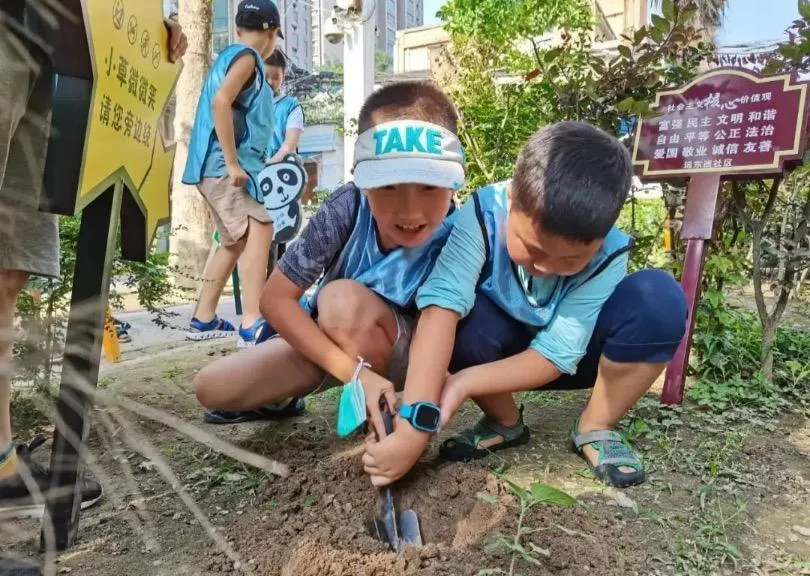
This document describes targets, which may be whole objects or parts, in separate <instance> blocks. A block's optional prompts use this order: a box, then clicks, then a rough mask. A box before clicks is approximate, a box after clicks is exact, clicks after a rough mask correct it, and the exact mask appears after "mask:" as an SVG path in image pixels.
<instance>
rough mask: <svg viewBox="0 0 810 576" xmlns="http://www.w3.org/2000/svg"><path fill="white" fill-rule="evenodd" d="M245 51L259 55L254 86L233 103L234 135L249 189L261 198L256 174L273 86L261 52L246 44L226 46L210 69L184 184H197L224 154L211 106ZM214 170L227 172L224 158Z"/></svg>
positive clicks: (267, 128) (261, 160)
mask: <svg viewBox="0 0 810 576" xmlns="http://www.w3.org/2000/svg"><path fill="white" fill-rule="evenodd" d="M245 52H250V53H252V54H253V56H254V57H255V59H256V75H255V78H254V81H253V83H252V84H251V86H250V87H248V88H246V89H245V90H243V91H242V93H241V94H239V97H238V98H237V99H236V100H235V101H234V103H233V117H234V139H235V141H236V157H237V160H238V161H239V165H240V166H242V169H243V170H244V171H245V172H247V173H248V175H249V176H250V177H251V178H250V180H249V181H248V186H247V188H248V192H249V193H250V195H251V196H253V197H254V198H256V199H257V200H259V201H261V198H260V194H261V193H260V191H259V187H258V186H257V185H256V181H255V178H256V176H257V175H258V174H259V172H261V170H262V169H263V168H264V157H263V154H264V149H265V147H266V145H267V141H268V139H269V138H270V133H271V131H272V128H273V124H272V118H273V115H272V109H273V108H272V107H273V102H272V90H270V88H269V87H268V86H267V84H266V82H265V77H264V61H263V60H262V57H261V54H259V53H258V52H257V51H256V50H254V49H253V48H251V47H250V46H247V45H245V44H240V43H237V44H231V45H230V46H228V47H227V48H225V49H224V50H223V51H222V52H220V53H219V56H218V57H217V59H216V61H215V62H214V63H213V65H212V66H211V69H210V70H209V71H208V75H207V76H206V78H205V83H204V84H203V89H202V93H201V94H200V100H199V102H198V103H197V115H196V117H195V119H194V127H193V128H192V130H191V138H190V139H189V145H188V159H187V160H186V167H185V170H184V171H183V179H182V180H183V183H184V184H198V183H199V182H200V181H201V180H202V178H203V176H204V175H206V174H204V172H205V171H206V169H208V170H209V171H210V169H211V168H210V166H211V165H212V159H214V160H215V159H216V157H221V156H222V148H221V147H220V145H219V141H218V140H217V137H216V130H215V129H214V116H213V114H212V113H211V106H212V105H213V102H214V97H215V96H216V94H217V91H218V90H219V87H220V86H221V85H222V82H223V80H224V79H225V76H226V75H227V73H228V70H229V69H230V67H231V64H233V62H234V60H236V59H237V58H238V57H239V56H241V55H242V54H244V53H245ZM268 94H270V96H269V97H267V95H268ZM213 164H216V162H213ZM215 170H216V171H218V172H220V171H221V174H216V175H218V176H224V175H225V174H226V172H225V167H224V160H223V165H222V166H221V167H217V168H216V169H215ZM208 175H212V174H208Z"/></svg>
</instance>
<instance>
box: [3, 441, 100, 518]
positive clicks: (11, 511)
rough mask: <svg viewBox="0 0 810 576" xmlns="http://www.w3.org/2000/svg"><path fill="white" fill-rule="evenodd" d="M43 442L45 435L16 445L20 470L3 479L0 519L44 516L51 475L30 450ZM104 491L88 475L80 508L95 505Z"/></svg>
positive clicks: (18, 468) (83, 508)
mask: <svg viewBox="0 0 810 576" xmlns="http://www.w3.org/2000/svg"><path fill="white" fill-rule="evenodd" d="M44 443H45V438H43V437H42V436H39V437H37V438H34V440H32V441H31V443H30V444H28V445H26V444H20V445H18V446H17V459H18V460H17V473H16V474H13V475H12V476H10V477H8V478H4V479H2V480H0V520H9V519H14V518H42V516H43V514H44V511H45V503H44V498H45V494H46V493H47V492H48V490H50V488H51V474H50V472H49V471H48V470H46V469H45V468H43V467H41V466H40V465H39V464H37V463H36V462H34V461H33V460H32V459H31V453H32V452H34V451H35V450H36V449H37V448H39V447H40V446H42V445H43V444H44ZM24 470H27V471H28V474H25V473H24V472H23V471H24ZM102 493H103V491H102V489H101V485H100V484H99V483H98V482H95V481H94V480H90V479H89V478H85V480H84V484H83V485H82V504H81V509H82V510H85V509H87V508H89V507H91V506H93V505H94V504H96V503H97V502H98V501H99V500H100V499H101V496H102Z"/></svg>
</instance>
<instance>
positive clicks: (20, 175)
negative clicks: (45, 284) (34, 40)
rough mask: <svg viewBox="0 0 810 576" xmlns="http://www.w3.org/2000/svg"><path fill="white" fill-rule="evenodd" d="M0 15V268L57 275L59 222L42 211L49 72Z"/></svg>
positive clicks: (48, 109)
mask: <svg viewBox="0 0 810 576" xmlns="http://www.w3.org/2000/svg"><path fill="white" fill-rule="evenodd" d="M41 66H42V63H41V62H40V61H38V60H37V59H36V58H35V57H32V54H31V53H30V52H29V50H28V49H27V47H26V45H25V44H23V42H22V41H21V40H20V39H19V37H18V36H16V35H15V34H14V33H13V32H11V31H9V30H8V29H6V28H5V26H4V24H3V22H2V20H0V70H2V74H0V246H2V249H0V269H3V270H22V271H25V272H30V273H32V274H36V275H39V276H50V277H58V276H59V221H58V219H57V217H56V216H55V215H53V214H47V213H45V212H41V211H40V210H39V198H40V193H41V191H42V178H43V172H44V169H45V156H46V154H47V150H48V136H49V133H50V124H51V95H52V89H51V76H50V73H49V72H47V71H46V72H44V73H43V74H41V75H40V70H41Z"/></svg>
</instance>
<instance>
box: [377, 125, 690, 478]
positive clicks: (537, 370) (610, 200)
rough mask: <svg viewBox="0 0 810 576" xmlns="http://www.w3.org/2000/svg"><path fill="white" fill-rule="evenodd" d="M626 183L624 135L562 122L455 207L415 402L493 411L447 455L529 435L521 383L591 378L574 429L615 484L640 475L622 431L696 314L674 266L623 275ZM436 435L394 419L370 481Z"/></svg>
mask: <svg viewBox="0 0 810 576" xmlns="http://www.w3.org/2000/svg"><path fill="white" fill-rule="evenodd" d="M631 178H632V169H631V161H630V156H629V154H628V153H627V151H626V149H625V148H624V146H623V145H622V144H621V143H619V142H618V141H617V140H616V139H615V138H613V137H611V136H609V135H607V134H606V133H604V132H602V131H600V130H598V129H596V128H594V127H592V126H590V125H588V124H585V123H579V122H563V123H559V124H555V125H552V126H548V127H546V128H544V129H543V130H541V131H539V132H537V133H536V134H535V135H534V136H532V138H531V139H530V140H529V141H528V143H527V144H526V145H525V147H524V148H523V150H522V151H521V153H520V156H519V158H518V161H517V165H516V167H515V171H514V175H513V178H512V180H511V181H506V182H500V183H497V184H493V185H490V186H487V187H484V188H482V189H481V190H479V191H478V192H477V193H476V194H474V195H473V197H472V198H471V199H470V200H469V201H468V202H467V203H466V205H465V206H464V208H463V209H462V210H461V211H460V213H459V216H458V218H457V220H456V224H455V227H454V229H453V232H452V234H451V236H450V238H449V239H448V241H447V243H446V245H445V247H444V249H443V251H442V254H441V256H440V257H439V260H438V261H437V263H436V266H435V268H434V270H433V272H432V273H431V276H430V277H429V278H428V280H427V281H426V282H425V284H424V285H422V287H421V288H420V289H419V292H418V295H417V298H416V304H417V307H418V308H419V309H420V310H421V316H420V319H419V330H418V332H417V334H416V336H415V338H414V341H413V344H412V346H411V356H410V358H411V362H410V366H409V369H408V379H407V384H406V390H409V391H410V393H411V396H412V397H411V400H410V401H411V402H416V401H425V402H431V403H435V402H439V403H440V405H441V422H440V425H441V426H445V425H446V424H447V423H448V421H449V420H450V419H451V418H452V416H453V415H454V414H455V412H456V411H457V410H458V408H459V407H460V406H461V405H462V404H463V403H464V401H465V400H467V399H472V400H474V401H475V402H476V403H477V404H478V405H479V406H480V408H481V409H482V410H483V412H484V415H483V417H482V418H481V420H480V421H479V422H478V423H477V424H476V425H475V426H473V427H472V428H470V429H468V430H465V431H464V432H462V433H461V434H459V435H457V436H455V437H453V438H450V439H449V440H447V441H445V442H444V443H443V444H442V446H441V452H440V454H441V456H442V457H444V458H446V459H449V460H470V459H475V458H480V457H483V456H485V455H487V454H488V453H490V452H492V451H495V450H501V449H503V448H507V447H510V446H516V445H519V444H524V443H526V442H527V441H528V440H529V429H528V428H527V427H526V426H525V425H524V424H523V417H522V409H518V407H517V405H516V404H515V401H514V399H513V396H512V395H513V394H514V393H515V392H520V391H526V390H537V389H543V390H550V389H576V388H593V392H592V394H591V398H590V401H589V402H588V404H587V406H586V408H585V410H584V411H583V412H582V414H581V416H580V417H579V419H578V420H577V422H576V423H575V424H574V426H573V431H572V442H573V444H574V446H575V447H576V450H577V451H578V452H579V454H580V455H582V456H583V457H584V458H585V459H586V460H587V461H588V463H589V464H590V466H591V468H592V469H593V471H594V473H595V475H596V476H598V477H599V478H601V479H602V480H603V481H605V482H606V483H608V484H611V485H614V486H617V487H625V486H630V485H634V484H638V483H641V482H643V481H644V468H643V466H642V463H641V461H640V459H639V456H638V454H636V452H635V451H634V450H633V449H632V448H631V447H630V446H629V445H627V444H626V443H624V442H623V440H622V437H621V436H620V435H619V433H618V432H616V431H615V430H614V428H615V426H616V425H617V423H618V422H619V420H620V419H621V418H622V416H623V415H624V414H625V413H626V412H627V411H628V410H629V409H630V408H631V407H632V406H633V405H634V404H635V403H636V402H637V401H638V399H639V398H641V396H643V395H644V394H645V393H646V392H647V390H648V389H649V388H650V386H652V384H653V382H654V381H655V380H656V378H657V377H658V376H659V375H660V374H661V372H662V371H663V369H664V367H665V366H666V364H667V363H668V362H669V361H670V360H671V359H672V357H673V355H674V353H675V350H676V348H677V347H678V344H679V343H680V341H681V337H682V336H683V333H684V330H685V325H686V314H687V310H686V302H685V298H684V295H683V292H682V290H681V288H680V286H679V285H678V284H677V283H676V282H675V280H674V279H673V278H672V277H671V276H669V275H668V274H666V273H664V272H662V271H656V270H644V271H641V272H637V273H635V274H632V275H629V276H627V275H626V271H627V263H628V252H629V251H630V249H631V248H632V240H631V239H630V238H629V237H628V236H627V235H625V234H624V233H623V232H621V231H620V230H618V229H617V228H616V227H615V223H616V220H617V218H618V216H619V212H620V210H621V208H622V205H623V204H624V201H625V199H626V197H627V193H628V191H629V189H630V184H631ZM454 342H455V347H454V345H453V343H454ZM448 371H449V375H448ZM400 436H402V437H400ZM429 437H430V436H429V434H428V433H426V432H420V431H417V430H414V429H413V428H412V427H409V426H399V425H398V426H397V427H396V431H395V432H394V434H392V435H391V436H389V437H387V438H385V439H384V440H383V441H381V442H377V443H374V442H371V443H368V444H367V448H366V454H365V455H364V457H363V459H364V464H365V469H366V471H367V472H368V473H369V474H370V475H371V479H372V482H373V483H374V484H376V485H385V484H388V483H390V482H392V481H394V480H396V479H397V478H399V477H400V476H402V475H403V474H404V473H405V472H407V471H408V469H410V468H411V466H412V465H413V464H414V462H415V461H416V460H417V459H418V458H419V455H420V454H421V453H422V451H423V450H424V448H425V446H426V445H427V443H428V441H429Z"/></svg>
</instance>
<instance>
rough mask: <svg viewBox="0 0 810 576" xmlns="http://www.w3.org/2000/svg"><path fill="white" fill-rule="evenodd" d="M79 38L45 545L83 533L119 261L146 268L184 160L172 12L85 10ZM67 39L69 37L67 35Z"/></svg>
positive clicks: (60, 137)
mask: <svg viewBox="0 0 810 576" xmlns="http://www.w3.org/2000/svg"><path fill="white" fill-rule="evenodd" d="M81 16H82V18H81V19H77V22H78V23H77V24H75V25H67V24H66V26H68V27H71V26H72V32H73V33H74V34H75V33H77V28H81V30H78V34H79V37H84V36H85V35H86V38H87V44H86V45H83V44H81V43H77V45H76V46H68V47H67V48H66V50H65V52H64V53H60V54H56V55H55V60H56V64H55V73H56V74H55V76H54V82H53V85H54V102H53V119H52V130H51V140H50V143H49V147H48V157H47V160H46V167H45V176H44V183H45V186H44V189H45V194H44V196H45V198H44V199H43V202H42V204H43V207H44V208H45V209H47V210H49V211H51V212H54V213H58V214H75V213H79V212H81V215H82V220H81V228H80V231H79V239H78V243H77V247H76V251H77V254H76V269H75V274H74V283H73V293H72V295H71V305H70V315H69V318H68V327H67V335H66V343H65V354H64V368H63V372H62V380H61V384H60V389H59V400H58V404H57V415H56V431H55V433H54V443H53V453H52V455H51V469H52V490H50V491H49V493H48V497H47V503H46V504H47V505H46V516H45V519H44V525H43V534H42V541H43V543H46V542H47V543H50V541H51V540H50V534H49V533H48V532H47V530H48V529H49V528H50V527H52V528H53V537H54V542H53V545H55V547H56V548H57V549H58V550H63V549H65V548H68V547H70V546H71V545H72V544H73V542H74V541H75V538H76V534H77V531H78V519H79V511H80V506H81V490H82V478H83V458H82V457H81V456H82V455H83V452H84V449H85V448H84V447H85V443H86V440H87V435H88V431H89V421H88V418H87V416H88V413H89V410H90V408H91V407H92V392H93V390H94V389H95V387H96V384H97V380H98V369H99V361H100V356H101V347H102V334H103V328H104V319H105V312H106V309H107V299H108V295H109V282H110V271H111V267H112V255H113V253H114V251H115V247H116V241H117V238H118V230H119V222H120V225H121V228H120V229H121V252H122V256H123V257H124V258H126V259H129V260H141V261H143V260H145V259H146V258H147V256H148V254H149V247H150V245H151V242H152V239H153V236H154V234H155V231H156V229H157V227H158V225H159V224H160V223H161V221H163V220H165V219H167V218H168V217H169V186H170V177H171V169H172V162H173V159H174V149H173V147H171V148H169V147H167V146H166V144H165V142H164V139H163V135H162V134H161V133H160V129H159V124H160V122H159V120H160V117H161V116H162V114H163V111H164V108H165V106H166V103H167V101H168V99H169V96H170V95H171V93H172V91H173V90H174V85H175V82H176V80H177V77H178V75H179V73H180V66H179V65H178V64H172V63H170V62H169V57H168V31H167V30H166V27H165V25H164V22H163V9H162V1H161V0H82V14H81ZM61 33H62V34H65V32H64V31H61Z"/></svg>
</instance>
